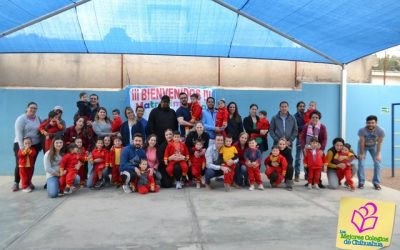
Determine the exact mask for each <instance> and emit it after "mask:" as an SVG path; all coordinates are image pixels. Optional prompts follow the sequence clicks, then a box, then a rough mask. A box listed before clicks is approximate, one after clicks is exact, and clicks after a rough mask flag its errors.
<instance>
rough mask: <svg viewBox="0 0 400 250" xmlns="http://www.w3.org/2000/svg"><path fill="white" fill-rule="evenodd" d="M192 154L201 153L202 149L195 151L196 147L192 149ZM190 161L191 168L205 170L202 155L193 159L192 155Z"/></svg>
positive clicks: (204, 161)
mask: <svg viewBox="0 0 400 250" xmlns="http://www.w3.org/2000/svg"><path fill="white" fill-rule="evenodd" d="M192 150H193V152H196V151H197V152H201V151H202V150H203V149H201V150H197V149H196V147H193V148H192ZM190 161H191V163H192V167H193V166H200V167H201V168H205V166H206V157H205V155H202V156H200V157H195V156H194V154H193V155H192V156H190Z"/></svg>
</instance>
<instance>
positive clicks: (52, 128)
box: [39, 119, 64, 135]
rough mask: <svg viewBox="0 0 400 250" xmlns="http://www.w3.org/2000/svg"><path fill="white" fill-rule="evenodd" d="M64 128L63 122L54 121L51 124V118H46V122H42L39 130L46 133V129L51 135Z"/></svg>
mask: <svg viewBox="0 0 400 250" xmlns="http://www.w3.org/2000/svg"><path fill="white" fill-rule="evenodd" d="M63 130H64V126H63V125H62V123H61V122H60V123H58V124H57V123H54V124H51V123H50V120H48V119H47V120H46V121H44V122H42V123H41V124H40V126H39V131H40V133H42V134H44V133H43V132H44V131H46V132H47V133H49V134H50V135H54V134H55V133H57V132H61V131H63Z"/></svg>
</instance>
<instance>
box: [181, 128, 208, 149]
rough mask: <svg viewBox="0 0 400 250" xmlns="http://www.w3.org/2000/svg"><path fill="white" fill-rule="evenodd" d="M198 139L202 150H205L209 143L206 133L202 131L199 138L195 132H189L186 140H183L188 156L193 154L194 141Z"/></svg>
mask: <svg viewBox="0 0 400 250" xmlns="http://www.w3.org/2000/svg"><path fill="white" fill-rule="evenodd" d="M198 139H199V140H201V141H202V142H203V148H205V149H207V148H208V142H209V141H210V135H209V134H208V133H207V132H206V131H204V132H203V133H202V134H201V136H199V134H197V132H196V131H191V132H190V133H189V134H188V135H187V137H186V140H185V144H186V147H187V148H188V150H189V153H190V155H193V154H194V151H193V147H194V145H195V144H196V140H198Z"/></svg>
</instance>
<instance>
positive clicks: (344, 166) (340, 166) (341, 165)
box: [336, 163, 346, 169]
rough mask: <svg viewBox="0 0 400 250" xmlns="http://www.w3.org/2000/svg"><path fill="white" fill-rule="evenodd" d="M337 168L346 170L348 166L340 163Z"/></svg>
mask: <svg viewBox="0 0 400 250" xmlns="http://www.w3.org/2000/svg"><path fill="white" fill-rule="evenodd" d="M336 167H338V168H340V169H345V168H346V164H344V163H339V164H337V165H336Z"/></svg>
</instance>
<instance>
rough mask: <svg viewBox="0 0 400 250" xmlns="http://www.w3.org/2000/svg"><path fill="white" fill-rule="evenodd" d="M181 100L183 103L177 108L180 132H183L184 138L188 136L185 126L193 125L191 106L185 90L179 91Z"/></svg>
mask: <svg viewBox="0 0 400 250" xmlns="http://www.w3.org/2000/svg"><path fill="white" fill-rule="evenodd" d="M179 101H180V103H181V105H180V106H179V108H178V109H177V110H176V117H177V119H178V124H179V132H180V133H181V137H182V138H184V137H185V136H186V134H185V133H186V132H185V127H190V128H191V127H193V124H192V123H190V119H191V116H190V108H189V104H188V96H187V94H186V93H185V92H181V93H179Z"/></svg>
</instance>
